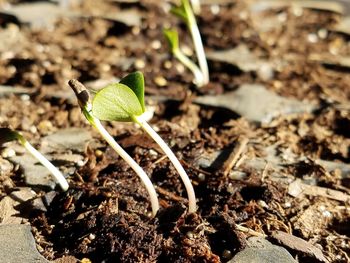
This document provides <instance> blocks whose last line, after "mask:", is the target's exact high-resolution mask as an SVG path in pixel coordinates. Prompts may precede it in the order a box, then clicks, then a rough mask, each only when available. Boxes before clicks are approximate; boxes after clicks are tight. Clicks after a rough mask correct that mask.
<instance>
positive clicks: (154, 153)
mask: <svg viewBox="0 0 350 263" xmlns="http://www.w3.org/2000/svg"><path fill="white" fill-rule="evenodd" d="M149 154H150V155H151V156H158V152H157V151H155V150H153V149H150V150H149Z"/></svg>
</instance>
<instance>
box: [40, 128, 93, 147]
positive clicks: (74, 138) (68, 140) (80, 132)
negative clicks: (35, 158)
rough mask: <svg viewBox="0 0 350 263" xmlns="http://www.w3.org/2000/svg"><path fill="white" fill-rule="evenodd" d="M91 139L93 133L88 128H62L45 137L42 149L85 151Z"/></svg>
mask: <svg viewBox="0 0 350 263" xmlns="http://www.w3.org/2000/svg"><path fill="white" fill-rule="evenodd" d="M91 139H92V137H91V134H90V132H89V131H88V130H87V129H81V128H68V129H62V130H59V131H57V132H55V133H53V134H50V135H48V136H46V137H44V138H43V140H42V142H41V147H40V151H41V152H42V153H52V152H55V153H67V151H73V152H74V151H75V152H84V150H85V147H86V144H87V142H88V141H90V140H91Z"/></svg>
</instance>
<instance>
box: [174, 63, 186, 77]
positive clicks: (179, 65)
mask: <svg viewBox="0 0 350 263" xmlns="http://www.w3.org/2000/svg"><path fill="white" fill-rule="evenodd" d="M176 70H177V72H179V73H180V74H182V73H184V72H185V66H184V65H182V64H180V63H177V64H176Z"/></svg>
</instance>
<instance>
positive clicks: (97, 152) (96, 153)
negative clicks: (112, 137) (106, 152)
mask: <svg viewBox="0 0 350 263" xmlns="http://www.w3.org/2000/svg"><path fill="white" fill-rule="evenodd" d="M95 156H96V157H98V158H101V157H102V156H103V152H102V151H101V150H96V151H95Z"/></svg>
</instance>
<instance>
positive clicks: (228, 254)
mask: <svg viewBox="0 0 350 263" xmlns="http://www.w3.org/2000/svg"><path fill="white" fill-rule="evenodd" d="M222 258H224V259H226V260H229V259H231V258H232V252H231V250H228V249H225V250H224V251H223V252H222Z"/></svg>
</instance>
